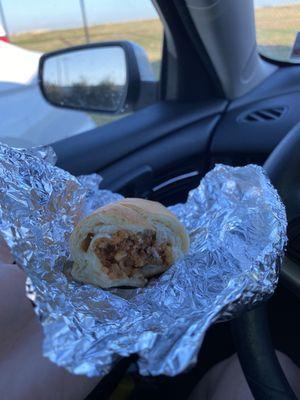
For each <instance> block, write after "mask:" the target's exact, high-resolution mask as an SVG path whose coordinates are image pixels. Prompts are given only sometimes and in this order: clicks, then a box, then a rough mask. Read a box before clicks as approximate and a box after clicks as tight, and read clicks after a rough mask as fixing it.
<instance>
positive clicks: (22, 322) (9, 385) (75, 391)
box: [0, 242, 99, 400]
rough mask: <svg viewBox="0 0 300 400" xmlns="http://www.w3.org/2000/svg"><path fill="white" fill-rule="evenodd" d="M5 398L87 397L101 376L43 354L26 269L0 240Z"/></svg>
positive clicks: (0, 382) (0, 374) (0, 385)
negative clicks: (74, 369) (14, 260)
mask: <svg viewBox="0 0 300 400" xmlns="http://www.w3.org/2000/svg"><path fill="white" fill-rule="evenodd" d="M0 260H1V261H2V262H1V261H0V393H1V400H20V399H22V400H27V399H28V400H35V399H36V400H53V399H57V400H69V399H70V400H71V399H72V400H77V399H78V400H83V399H84V398H85V397H86V396H87V395H88V393H89V392H90V391H91V390H92V389H93V388H94V387H95V386H96V384H97V383H98V381H99V379H97V378H93V379H90V378H86V377H83V376H77V375H72V374H70V373H69V372H67V371H66V370H65V369H63V368H61V367H58V366H56V365H55V364H53V363H52V362H51V361H49V360H48V359H46V358H45V357H43V355H42V341H43V333H42V328H41V325H40V323H39V321H38V319H37V317H36V315H35V314H34V311H33V307H32V304H31V303H30V301H29V300H28V299H27V297H26V295H25V280H26V276H25V273H24V272H23V271H22V270H21V269H20V268H19V267H18V266H16V265H13V264H5V263H3V261H11V260H12V258H11V254H10V252H9V250H8V248H7V247H6V245H5V243H3V242H2V243H1V244H0Z"/></svg>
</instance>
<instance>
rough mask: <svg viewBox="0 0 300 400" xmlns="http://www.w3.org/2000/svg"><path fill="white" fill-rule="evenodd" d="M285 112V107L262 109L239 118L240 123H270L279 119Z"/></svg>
mask: <svg viewBox="0 0 300 400" xmlns="http://www.w3.org/2000/svg"><path fill="white" fill-rule="evenodd" d="M286 110H287V107H283V106H282V107H273V108H263V109H261V110H253V111H250V112H247V114H245V113H244V114H243V115H241V116H240V118H239V121H240V122H247V123H249V122H272V121H276V120H278V119H279V118H281V117H282V116H283V115H284V114H285V112H286Z"/></svg>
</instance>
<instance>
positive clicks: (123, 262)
mask: <svg viewBox="0 0 300 400" xmlns="http://www.w3.org/2000/svg"><path fill="white" fill-rule="evenodd" d="M93 249H94V252H95V254H96V256H97V257H98V258H99V259H100V261H101V263H102V265H103V267H104V268H105V269H106V272H107V275H108V276H109V277H110V278H114V279H118V278H124V277H127V276H128V277H131V276H133V275H134V274H135V273H136V272H137V269H140V268H142V267H144V266H145V265H164V266H165V267H168V266H170V265H171V263H172V250H171V246H170V243H167V242H165V243H161V244H159V245H158V244H157V243H156V232H155V231H154V230H151V229H148V230H145V231H143V232H136V233H134V232H130V231H118V232H115V233H113V234H112V235H111V237H110V238H105V237H103V238H99V239H95V240H94V242H93Z"/></svg>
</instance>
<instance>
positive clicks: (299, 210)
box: [232, 123, 300, 400]
mask: <svg viewBox="0 0 300 400" xmlns="http://www.w3.org/2000/svg"><path fill="white" fill-rule="evenodd" d="M264 168H265V170H266V171H267V174H268V176H269V178H270V179H271V182H272V183H273V185H274V186H275V187H276V189H277V190H278V192H279V194H280V196H281V199H282V201H283V203H284V204H285V206H286V211H287V217H288V238H289V245H288V249H287V255H286V258H285V261H284V265H283V267H282V270H281V275H280V279H281V281H282V282H283V283H284V284H285V285H286V286H287V287H288V288H289V289H290V290H291V291H293V292H294V293H295V294H296V295H297V296H299V297H300V123H299V124H297V125H296V126H295V127H294V128H293V129H292V130H291V131H290V132H289V133H288V135H287V136H286V137H285V138H284V139H283V140H282V141H281V142H280V143H279V145H278V146H277V147H276V148H275V150H274V151H273V152H272V153H271V155H270V156H269V158H268V159H267V161H266V163H265V165H264ZM232 333H233V338H234V341H235V346H236V350H237V353H238V356H239V359H240V363H241V366H242V369H243V372H244V374H245V377H246V379H247V382H248V384H249V387H250V389H251V392H252V394H253V396H254V398H255V399H257V400H267V399H272V400H279V399H280V400H283V399H297V397H296V395H295V394H294V392H293V391H292V389H291V387H290V386H289V383H288V381H287V379H286V377H285V375H284V373H283V371H282V369H281V367H280V364H279V362H278V359H277V356H276V353H275V350H274V347H273V345H272V341H271V335H270V332H269V327H268V319H267V311H266V305H261V306H259V307H257V308H255V309H253V310H251V311H249V312H247V313H244V314H243V315H242V316H241V317H239V318H237V319H236V320H234V321H233V322H232Z"/></svg>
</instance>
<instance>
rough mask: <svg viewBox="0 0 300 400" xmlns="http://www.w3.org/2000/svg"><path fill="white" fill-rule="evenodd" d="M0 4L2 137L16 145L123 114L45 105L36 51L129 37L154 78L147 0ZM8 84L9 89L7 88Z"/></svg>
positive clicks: (154, 29)
mask: <svg viewBox="0 0 300 400" xmlns="http://www.w3.org/2000/svg"><path fill="white" fill-rule="evenodd" d="M1 5H2V11H3V12H2V13H0V28H1V27H2V26H5V27H6V31H7V32H6V34H7V35H8V40H9V41H10V44H8V45H7V46H6V47H4V46H5V45H6V44H3V45H2V47H0V52H1V55H0V56H1V60H2V61H3V60H4V63H3V62H2V61H1V69H0V95H1V96H0V107H1V111H2V115H3V116H4V115H5V116H6V118H1V121H0V140H2V141H3V140H4V141H6V142H7V143H9V144H13V145H20V146H23V145H24V146H30V145H36V144H46V143H51V142H54V141H56V140H61V139H63V138H65V137H68V136H72V135H75V134H78V133H81V132H83V131H85V130H89V129H92V128H93V127H95V126H101V125H104V124H107V123H109V122H112V121H113V120H115V119H117V118H121V117H123V116H124V114H121V115H105V114H95V113H85V112H81V111H73V110H67V109H62V108H61V109H60V108H56V107H53V106H52V105H50V104H48V103H46V101H45V100H44V99H43V98H42V95H41V93H40V91H39V87H38V82H37V71H38V63H39V57H40V54H42V53H45V52H49V51H54V50H58V49H62V48H66V47H70V46H75V45H82V44H85V43H92V42H104V41H113V40H130V41H133V42H135V43H137V44H139V45H140V46H142V47H143V48H144V50H145V51H146V53H147V55H148V58H149V60H150V62H151V64H152V67H153V71H154V73H155V76H156V77H157V79H159V75H160V63H161V57H162V43H163V28H162V23H161V21H160V20H159V18H158V14H157V12H156V10H155V8H154V6H153V4H152V2H151V0H126V1H120V0H63V1H61V0H43V1H39V0H1ZM11 44H13V45H14V46H11ZM0 45H1V41H0ZM4 64H5V65H4ZM2 75H3V76H2ZM16 87H18V89H19V91H18V92H16V91H15V89H16ZM10 88H11V89H12V92H10V91H7V90H8V89H10ZM29 88H30V90H29ZM23 89H24V90H23ZM3 91H5V94H4V93H3V96H2V92H3ZM11 102H13V106H12V103H11ZM5 107H8V110H12V108H13V107H14V115H12V113H11V112H5ZM33 110H35V112H33Z"/></svg>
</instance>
